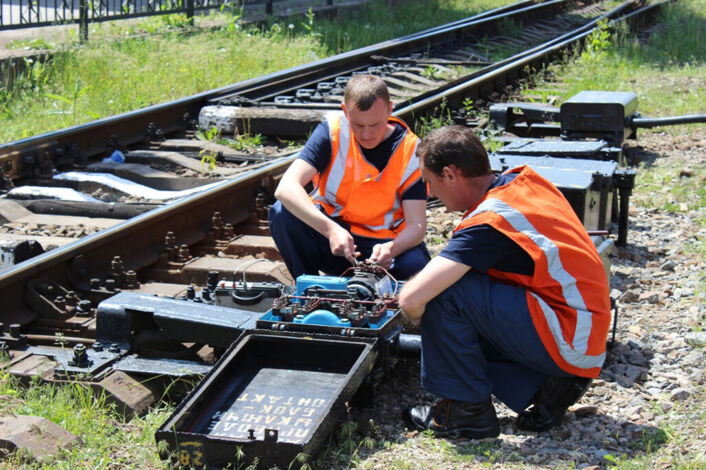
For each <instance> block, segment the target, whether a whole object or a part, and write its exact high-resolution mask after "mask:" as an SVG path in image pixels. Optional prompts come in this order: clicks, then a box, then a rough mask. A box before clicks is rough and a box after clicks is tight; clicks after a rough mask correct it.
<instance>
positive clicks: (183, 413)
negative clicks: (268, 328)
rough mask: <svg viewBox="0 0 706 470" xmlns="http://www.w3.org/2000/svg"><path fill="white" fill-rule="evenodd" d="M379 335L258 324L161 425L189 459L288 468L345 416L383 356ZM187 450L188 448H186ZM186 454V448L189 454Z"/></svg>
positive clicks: (160, 435)
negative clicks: (349, 403) (359, 335)
mask: <svg viewBox="0 0 706 470" xmlns="http://www.w3.org/2000/svg"><path fill="white" fill-rule="evenodd" d="M376 344H377V340H376V339H374V338H341V337H336V336H327V335H316V336H312V335H310V334H304V333H290V332H263V331H254V332H253V331H250V332H246V333H244V334H243V335H242V336H241V337H240V338H238V340H236V341H235V342H234V343H233V344H232V345H231V347H230V348H229V349H228V351H226V353H225V354H224V355H223V356H222V357H221V359H220V360H219V361H218V363H217V364H216V365H215V366H214V368H213V369H212V370H211V371H210V372H209V373H208V374H207V375H206V377H204V379H203V380H202V381H201V382H200V383H199V384H198V385H197V386H196V387H195V388H194V390H193V391H192V392H191V393H190V394H189V395H188V396H187V397H186V399H185V400H184V401H183V402H182V403H181V404H180V405H179V406H178V407H177V409H176V410H175V412H174V413H173V414H172V416H171V417H170V418H169V419H168V420H167V421H166V422H165V423H164V424H163V425H162V426H161V427H160V428H159V430H158V431H157V433H156V437H157V440H164V441H166V442H167V444H168V446H167V447H168V449H169V451H171V452H172V455H174V453H175V452H179V456H178V458H179V459H180V460H181V461H182V462H184V461H189V462H192V463H193V462H195V461H196V460H198V462H200V464H201V465H208V466H209V467H210V466H214V467H217V468H220V467H223V466H226V465H228V464H229V463H230V464H234V465H236V464H240V463H242V462H243V460H242V459H241V460H239V461H238V462H235V461H234V460H233V459H234V458H235V456H236V455H237V454H238V449H240V450H241V451H242V452H243V453H244V455H245V460H246V461H248V462H249V461H252V460H253V459H254V458H257V459H258V461H259V463H260V465H264V466H271V465H279V466H280V468H287V466H288V465H289V464H290V463H291V462H292V460H293V459H294V458H295V457H296V455H297V454H298V453H300V452H308V453H310V452H312V451H313V450H315V449H316V448H317V447H318V446H319V445H320V444H321V443H322V442H323V440H324V439H325V438H326V437H327V436H328V434H329V433H330V432H331V430H332V429H333V427H334V426H335V425H336V423H337V422H338V421H339V417H342V416H343V415H344V410H345V403H346V402H347V401H349V400H350V399H351V398H352V396H353V394H354V393H355V391H356V390H357V389H358V387H359V386H360V384H361V383H362V381H363V379H364V378H365V376H366V375H367V374H368V372H369V371H370V370H371V368H372V365H373V363H374V361H375V358H376V357H377V348H376V347H375V346H376ZM184 453H186V454H184ZM182 454H183V455H182Z"/></svg>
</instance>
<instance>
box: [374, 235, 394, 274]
mask: <svg viewBox="0 0 706 470" xmlns="http://www.w3.org/2000/svg"><path fill="white" fill-rule="evenodd" d="M392 258H393V256H392V242H386V243H378V244H377V245H375V246H373V252H372V254H371V255H370V261H372V262H374V263H377V264H379V265H380V266H382V267H383V268H385V269H389V268H390V265H391V264H392Z"/></svg>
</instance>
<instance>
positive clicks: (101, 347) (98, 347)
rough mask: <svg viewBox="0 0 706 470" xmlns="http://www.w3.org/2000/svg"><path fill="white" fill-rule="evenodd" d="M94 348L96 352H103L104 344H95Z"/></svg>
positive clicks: (98, 342)
mask: <svg viewBox="0 0 706 470" xmlns="http://www.w3.org/2000/svg"><path fill="white" fill-rule="evenodd" d="M92 348H93V350H94V351H102V350H103V343H101V342H100V341H96V342H95V343H93V346H92Z"/></svg>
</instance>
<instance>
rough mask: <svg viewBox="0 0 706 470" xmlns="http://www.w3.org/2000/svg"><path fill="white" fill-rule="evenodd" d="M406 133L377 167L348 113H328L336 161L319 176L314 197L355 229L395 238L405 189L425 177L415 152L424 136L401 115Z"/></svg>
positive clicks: (359, 232) (401, 221)
mask: <svg viewBox="0 0 706 470" xmlns="http://www.w3.org/2000/svg"><path fill="white" fill-rule="evenodd" d="M389 122H392V123H399V124H401V125H402V126H404V127H405V129H407V130H406V133H405V136H404V137H403V138H402V141H401V142H400V143H399V145H398V146H397V148H396V149H395V151H394V152H393V153H392V155H391V156H390V160H389V161H388V162H387V165H386V166H385V168H383V170H382V171H378V169H377V168H375V166H373V165H371V164H370V163H369V162H368V161H367V160H366V159H365V157H364V156H363V153H362V151H361V150H360V146H359V145H358V143H357V142H356V141H355V136H354V135H353V132H352V130H351V128H350V124H349V123H348V120H347V119H346V118H345V116H335V117H333V118H329V120H328V125H329V133H330V138H331V161H330V162H329V165H328V167H326V170H324V171H323V172H322V173H321V174H320V175H317V176H316V177H315V178H314V185H315V189H314V191H313V192H312V193H311V195H310V196H311V200H312V201H313V202H315V203H318V204H321V206H322V207H323V208H324V210H326V213H327V214H328V215H329V216H330V217H337V218H339V219H341V220H342V221H343V222H345V223H347V224H348V225H349V226H350V228H351V232H353V233H354V234H356V235H361V236H365V237H371V238H395V237H396V236H397V234H398V233H399V232H401V231H402V229H404V227H405V222H404V212H403V211H402V194H403V193H404V192H405V190H407V188H409V187H410V186H412V185H413V184H414V183H416V182H417V181H418V180H419V179H420V178H421V171H420V169H419V158H418V157H417V154H416V149H417V143H418V142H419V139H418V138H417V136H416V135H414V133H413V132H412V131H411V130H410V129H409V127H407V125H406V124H405V123H404V122H402V121H401V120H399V119H397V118H390V121H389Z"/></svg>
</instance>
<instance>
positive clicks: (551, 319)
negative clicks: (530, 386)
mask: <svg viewBox="0 0 706 470" xmlns="http://www.w3.org/2000/svg"><path fill="white" fill-rule="evenodd" d="M483 212H494V213H495V214H498V215H499V216H500V217H502V218H503V219H505V220H506V221H507V222H508V223H509V224H510V225H511V226H512V227H513V228H514V229H515V230H517V231H518V232H522V233H523V234H525V235H526V236H527V237H528V238H529V239H530V240H532V241H533V242H534V243H535V244H536V245H537V246H538V247H539V248H540V249H541V250H542V251H543V252H544V254H545V256H546V258H547V263H548V274H549V275H550V276H551V278H552V279H554V280H555V281H556V282H557V283H558V284H559V285H560V286H561V289H562V293H563V296H564V299H565V300H566V304H567V305H568V306H569V307H571V308H573V309H575V310H576V327H575V330H574V337H573V339H572V341H571V344H568V343H567V342H566V341H565V340H564V334H563V332H562V329H561V326H560V325H559V319H558V316H557V314H556V312H555V311H554V309H552V308H551V307H550V306H549V304H547V303H546V302H545V301H544V300H543V299H542V298H541V297H539V296H538V295H537V294H535V293H532V292H530V294H531V295H532V296H533V297H534V298H535V299H537V302H538V304H539V306H540V307H541V309H542V312H543V313H544V318H545V319H546V321H547V325H548V326H549V330H550V331H551V333H552V336H553V337H554V341H555V342H556V345H557V346H558V348H559V352H560V354H561V357H562V358H564V360H565V361H566V362H568V363H569V364H571V365H573V366H574V367H578V368H580V369H590V368H593V367H601V366H602V365H603V362H604V361H605V352H603V353H602V354H600V355H598V356H589V355H586V350H587V349H588V337H589V335H590V333H591V329H592V317H593V315H592V313H591V312H589V311H588V310H587V309H586V304H585V302H584V300H583V296H582V295H581V292H579V290H578V288H577V286H576V279H575V278H574V277H573V276H572V275H571V274H570V273H569V272H567V271H566V269H565V268H564V266H563V265H562V262H561V259H560V258H559V249H558V247H557V246H556V245H555V244H554V242H552V241H551V240H550V239H549V238H547V237H546V236H544V235H543V234H541V233H539V231H537V229H536V228H535V227H534V226H533V225H532V224H531V223H530V221H529V220H527V218H526V217H525V216H524V214H522V213H521V212H519V211H518V210H516V209H513V208H512V207H510V206H508V205H507V204H506V203H505V202H503V201H501V200H500V199H486V200H485V201H483V202H482V203H481V204H480V205H479V206H478V207H477V208H476V209H475V210H474V211H473V212H471V213H470V214H468V215H467V216H466V217H464V219H463V220H466V219H470V218H472V217H473V216H475V215H477V214H481V213H483Z"/></svg>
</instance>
